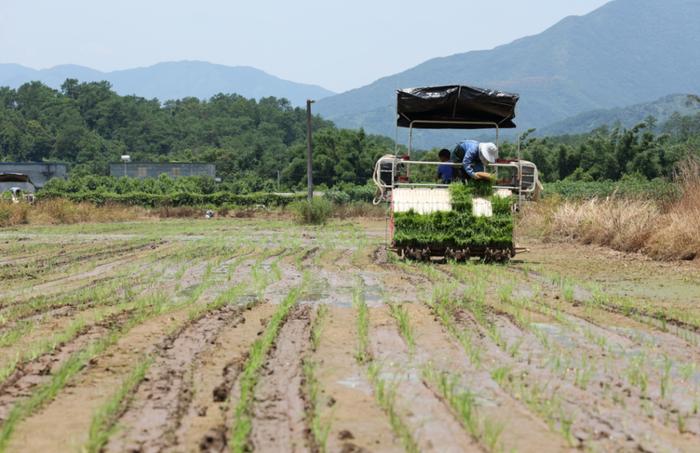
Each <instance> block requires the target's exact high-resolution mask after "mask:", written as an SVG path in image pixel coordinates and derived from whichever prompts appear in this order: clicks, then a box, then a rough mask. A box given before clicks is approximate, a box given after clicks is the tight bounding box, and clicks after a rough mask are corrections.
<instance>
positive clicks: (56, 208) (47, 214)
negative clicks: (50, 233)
mask: <svg viewBox="0 0 700 453" xmlns="http://www.w3.org/2000/svg"><path fill="white" fill-rule="evenodd" d="M145 218H148V211H146V210H145V209H143V208H138V207H133V206H121V205H110V204H108V205H104V206H96V205H94V204H92V203H73V202H71V201H68V200H62V199H51V200H43V201H39V202H37V203H36V204H34V205H28V204H24V203H20V204H12V203H4V202H3V203H0V227H10V226H16V225H23V224H44V225H47V224H48V225H56V224H72V223H84V222H124V221H127V220H138V219H145Z"/></svg>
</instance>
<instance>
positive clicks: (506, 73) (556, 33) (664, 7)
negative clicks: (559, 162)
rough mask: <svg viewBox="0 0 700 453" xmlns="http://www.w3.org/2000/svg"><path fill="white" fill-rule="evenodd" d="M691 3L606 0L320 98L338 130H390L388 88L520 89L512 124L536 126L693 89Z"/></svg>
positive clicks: (697, 69) (695, 12)
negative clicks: (533, 29)
mask: <svg viewBox="0 0 700 453" xmlns="http://www.w3.org/2000/svg"><path fill="white" fill-rule="evenodd" d="M698 21H700V0H668V1H665V2H663V4H662V2H658V1H655V0H614V1H611V2H610V3H607V4H605V5H603V6H602V7H600V8H598V9H596V10H595V11H593V12H591V13H589V14H587V15H584V16H568V17H566V18H564V19H562V20H561V21H559V22H558V23H556V24H554V25H553V26H551V27H549V28H548V29H546V30H545V31H543V32H542V33H539V34H536V35H532V36H527V37H523V38H519V39H517V40H515V41H513V42H511V43H508V44H503V45H500V46H497V47H494V48H493V49H489V50H476V51H470V52H464V53H458V54H454V55H450V56H445V57H437V58H433V59H430V60H427V61H425V62H423V63H421V64H419V65H417V66H414V67H413V68H410V69H407V70H406V71H402V72H399V73H397V74H393V75H390V76H386V77H382V78H380V79H378V80H377V81H375V82H373V83H371V84H369V85H366V86H364V87H360V88H357V89H354V90H350V91H347V92H345V93H341V94H338V95H335V96H331V97H328V98H326V99H323V100H321V101H320V102H318V103H317V105H316V111H317V112H318V113H320V114H321V115H323V116H324V117H325V118H327V119H330V120H332V121H334V122H336V124H338V125H339V126H341V127H364V128H365V130H366V131H367V132H370V133H380V134H384V135H390V136H393V129H394V125H393V123H394V113H393V110H394V103H395V90H396V89H397V88H407V87H415V86H426V85H442V84H458V83H461V84H467V85H474V86H479V87H483V88H494V89H498V90H502V91H508V92H515V93H518V94H520V95H521V100H520V103H519V107H518V111H517V117H516V123H517V124H518V125H519V126H521V129H528V128H531V127H535V128H537V127H543V126H546V125H549V124H552V123H555V122H556V121H560V120H563V119H565V118H568V117H570V116H573V115H576V114H579V113H582V112H585V111H590V110H595V109H604V108H612V107H615V106H619V105H631V104H635V103H641V102H649V101H653V100H655V99H658V98H660V97H661V96H665V95H668V94H669V93H697V92H700V59H697V58H693V57H692V55H694V54H697V49H698V48H700V30H699V29H698V27H697V26H696V23H697V22H698Z"/></svg>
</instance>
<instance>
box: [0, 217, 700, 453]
mask: <svg viewBox="0 0 700 453" xmlns="http://www.w3.org/2000/svg"><path fill="white" fill-rule="evenodd" d="M384 241H385V223H384V221H368V220H358V221H334V222H332V223H330V224H328V225H326V226H323V227H302V226H297V225H293V224H291V223H289V222H287V221H284V220H266V219H262V218H260V219H211V220H160V221H157V220H150V221H143V222H125V223H102V224H76V225H67V226H24V227H18V228H7V229H3V230H1V231H0V294H1V295H2V297H1V298H0V451H12V452H70V451H85V452H100V451H107V452H156V451H173V452H196V451H204V452H221V451H232V452H242V451H261V452H297V451H301V452H305V451H311V452H326V451H328V452H399V451H408V452H419V451H433V452H462V451H466V452H471V451H474V452H484V451H494V452H501V451H502V452H511V451H518V452H547V451H572V450H585V451H645V452H673V451H679V452H697V451H700V413H699V408H700V370H699V369H698V368H699V367H700V347H699V342H700V305H699V299H700V267H699V266H698V265H697V261H696V262H687V263H659V262H655V261H651V260H649V259H645V258H643V257H641V256H636V255H627V254H622V253H618V252H612V251H609V250H608V249H603V248H596V247H592V246H582V245H573V244H544V243H540V242H536V241H534V240H533V241H531V242H528V241H527V240H522V239H521V240H520V241H519V244H518V245H521V246H528V247H530V249H531V250H530V252H529V253H525V254H522V255H518V256H517V257H516V258H515V259H514V260H513V261H511V262H510V263H509V264H507V265H490V264H480V263H477V262H471V263H460V264H456V263H447V264H425V263H415V262H408V261H400V260H398V259H396V258H395V257H393V255H392V253H391V252H387V251H386V250H385V248H384Z"/></svg>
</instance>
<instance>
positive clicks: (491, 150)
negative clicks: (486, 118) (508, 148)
mask: <svg viewBox="0 0 700 453" xmlns="http://www.w3.org/2000/svg"><path fill="white" fill-rule="evenodd" d="M479 158H481V162H482V163H483V164H484V165H487V164H493V163H496V159H498V147H497V146H496V145H495V144H493V143H479Z"/></svg>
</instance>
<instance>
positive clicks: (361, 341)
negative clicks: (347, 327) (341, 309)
mask: <svg viewBox="0 0 700 453" xmlns="http://www.w3.org/2000/svg"><path fill="white" fill-rule="evenodd" d="M352 299H353V300H352V304H353V306H354V307H355V309H356V310H357V352H356V353H355V359H356V360H357V361H358V362H359V363H361V364H362V363H367V362H369V361H370V360H371V357H372V355H371V353H370V352H369V308H368V307H367V303H366V302H365V298H364V293H363V291H362V288H360V287H356V288H355V290H354V292H353V295H352Z"/></svg>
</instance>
